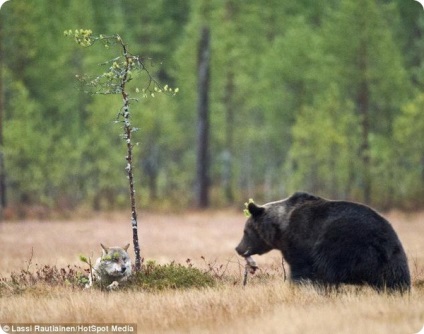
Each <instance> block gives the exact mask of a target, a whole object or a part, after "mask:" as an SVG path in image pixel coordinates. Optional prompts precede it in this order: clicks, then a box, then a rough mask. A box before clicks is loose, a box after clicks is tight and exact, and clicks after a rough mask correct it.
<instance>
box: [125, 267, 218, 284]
mask: <svg viewBox="0 0 424 334" xmlns="http://www.w3.org/2000/svg"><path fill="white" fill-rule="evenodd" d="M215 285H216V280H215V279H214V278H213V277H212V276H211V275H210V274H209V273H207V272H204V271H202V270H199V269H197V268H195V267H193V266H192V265H191V264H189V265H187V266H185V265H182V264H178V263H174V262H172V263H170V264H165V265H160V264H156V263H155V262H154V261H148V262H147V263H145V264H143V268H142V271H140V272H136V273H134V274H133V275H132V276H131V278H130V279H129V281H128V284H127V287H129V288H134V289H141V290H145V291H157V290H165V289H175V290H177V289H190V288H197V289H199V288H205V287H212V286H215Z"/></svg>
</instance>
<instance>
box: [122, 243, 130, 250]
mask: <svg viewBox="0 0 424 334" xmlns="http://www.w3.org/2000/svg"><path fill="white" fill-rule="evenodd" d="M129 247H130V244H128V245H126V246H125V247H122V248H123V249H124V251H127V250H128V248H129Z"/></svg>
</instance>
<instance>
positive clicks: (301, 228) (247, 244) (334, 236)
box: [236, 192, 411, 292]
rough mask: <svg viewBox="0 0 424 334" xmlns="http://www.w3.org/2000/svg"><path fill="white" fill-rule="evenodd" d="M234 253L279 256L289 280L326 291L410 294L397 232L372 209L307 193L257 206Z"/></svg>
mask: <svg viewBox="0 0 424 334" xmlns="http://www.w3.org/2000/svg"><path fill="white" fill-rule="evenodd" d="M248 210H249V213H250V214H251V216H250V217H249V219H248V220H247V222H246V225H245V229H244V235H243V238H242V240H241V242H240V244H239V245H238V246H237V248H236V251H237V252H238V253H239V254H240V255H241V256H243V257H249V256H251V255H255V254H259V255H261V254H264V253H266V252H268V251H270V250H272V249H278V250H280V251H281V252H282V254H283V257H284V259H285V260H286V262H287V263H288V264H289V266H290V271H291V279H292V280H293V281H294V282H300V281H310V282H312V283H315V284H318V285H322V286H325V287H331V286H335V287H337V286H339V285H340V284H343V283H344V284H357V285H369V286H371V287H373V288H374V289H376V290H378V291H386V290H387V291H389V292H391V291H400V292H405V291H409V289H410V287H411V278H410V273H409V268H408V262H407V258H406V255H405V252H404V250H403V247H402V244H401V242H400V241H399V238H398V236H397V235H396V232H395V231H394V229H393V228H392V226H391V225H390V224H389V222H388V221H387V220H385V219H384V218H383V217H382V216H380V215H379V214H378V213H377V212H375V211H374V210H372V209H371V208H369V207H367V206H365V205H362V204H357V203H352V202H346V201H330V200H326V199H323V198H320V197H317V196H314V195H311V194H308V193H301V192H298V193H295V194H294V195H292V196H291V197H289V198H287V199H285V200H281V201H277V202H272V203H268V204H265V205H263V206H257V205H256V204H254V203H250V204H249V205H248Z"/></svg>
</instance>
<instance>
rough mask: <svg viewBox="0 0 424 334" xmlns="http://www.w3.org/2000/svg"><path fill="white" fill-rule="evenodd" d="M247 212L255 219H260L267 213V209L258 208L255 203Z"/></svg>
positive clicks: (249, 206) (250, 204)
mask: <svg viewBox="0 0 424 334" xmlns="http://www.w3.org/2000/svg"><path fill="white" fill-rule="evenodd" d="M247 210H249V212H250V214H251V215H252V216H253V217H258V216H260V215H261V214H263V213H264V212H265V208H264V207H263V206H258V205H256V204H255V203H253V202H251V203H249V205H248V206H247Z"/></svg>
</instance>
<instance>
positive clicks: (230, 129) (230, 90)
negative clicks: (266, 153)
mask: <svg viewBox="0 0 424 334" xmlns="http://www.w3.org/2000/svg"><path fill="white" fill-rule="evenodd" d="M226 80H227V82H226V84H225V95H224V106H225V110H226V119H225V123H226V124H225V125H226V129H225V146H226V151H225V154H226V159H224V162H223V163H224V166H223V167H224V171H225V173H224V175H223V176H224V193H225V197H226V201H227V202H228V203H232V202H233V201H234V193H233V187H232V185H233V180H232V178H233V164H232V161H233V141H234V140H233V133H234V103H233V96H234V73H233V72H232V71H231V70H230V71H229V72H228V73H227V79H226Z"/></svg>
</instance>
